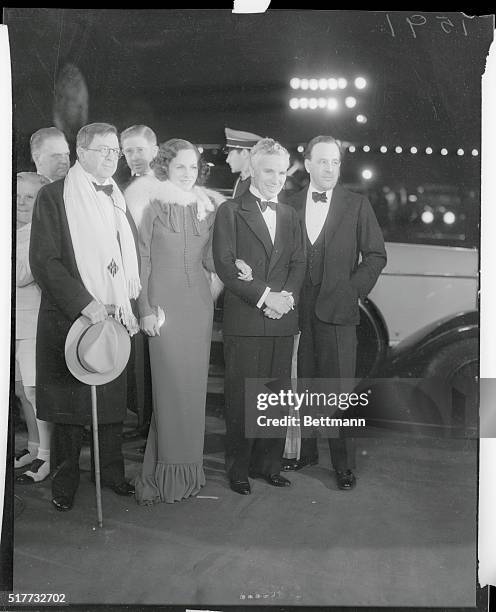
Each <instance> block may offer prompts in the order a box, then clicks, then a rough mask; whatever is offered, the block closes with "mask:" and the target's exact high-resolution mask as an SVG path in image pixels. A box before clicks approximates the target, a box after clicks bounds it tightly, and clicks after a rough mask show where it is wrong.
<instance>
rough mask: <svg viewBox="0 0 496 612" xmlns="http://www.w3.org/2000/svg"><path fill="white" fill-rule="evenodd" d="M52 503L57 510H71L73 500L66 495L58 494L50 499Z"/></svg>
mask: <svg viewBox="0 0 496 612" xmlns="http://www.w3.org/2000/svg"><path fill="white" fill-rule="evenodd" d="M52 504H53V505H54V506H55V508H56V509H57V510H58V511H59V512H67V511H68V510H72V506H73V505H74V500H73V499H72V498H71V497H67V496H66V495H59V496H57V497H54V498H53V499H52Z"/></svg>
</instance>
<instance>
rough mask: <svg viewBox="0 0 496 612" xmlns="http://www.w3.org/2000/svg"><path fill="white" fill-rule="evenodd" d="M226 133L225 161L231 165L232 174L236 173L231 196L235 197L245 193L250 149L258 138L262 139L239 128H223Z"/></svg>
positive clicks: (247, 185)
mask: <svg viewBox="0 0 496 612" xmlns="http://www.w3.org/2000/svg"><path fill="white" fill-rule="evenodd" d="M225 133H226V150H227V152H228V153H227V159H226V162H227V163H228V164H229V166H230V167H231V172H232V173H233V174H238V173H239V177H238V180H237V181H236V183H235V185H234V188H233V193H232V197H233V198H237V197H239V196H241V195H243V194H244V193H246V192H247V191H248V189H249V187H250V183H251V177H250V151H251V149H252V147H253V146H254V145H256V144H257V142H258V141H259V140H261V139H262V137H261V136H258V134H252V133H251V132H242V131H240V130H232V129H231V128H228V127H226V128H225Z"/></svg>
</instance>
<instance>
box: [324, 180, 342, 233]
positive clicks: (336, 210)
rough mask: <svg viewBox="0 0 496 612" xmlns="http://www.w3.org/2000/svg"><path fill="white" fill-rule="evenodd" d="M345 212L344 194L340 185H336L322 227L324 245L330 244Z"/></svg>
mask: <svg viewBox="0 0 496 612" xmlns="http://www.w3.org/2000/svg"><path fill="white" fill-rule="evenodd" d="M346 211H347V207H346V192H345V190H344V189H343V188H342V187H341V185H339V184H337V185H336V186H335V187H334V189H333V191H332V197H331V205H330V207H329V214H328V215H327V221H326V224H325V226H324V227H325V243H326V245H328V244H330V242H331V240H332V238H333V236H334V234H335V233H336V230H337V228H338V227H339V225H340V223H341V221H342V220H343V216H344V215H345V213H346Z"/></svg>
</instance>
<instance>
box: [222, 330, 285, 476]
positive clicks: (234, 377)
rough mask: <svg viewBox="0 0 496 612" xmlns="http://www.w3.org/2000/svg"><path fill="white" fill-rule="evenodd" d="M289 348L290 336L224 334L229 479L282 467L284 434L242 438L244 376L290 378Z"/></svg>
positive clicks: (277, 472) (243, 436)
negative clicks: (279, 436)
mask: <svg viewBox="0 0 496 612" xmlns="http://www.w3.org/2000/svg"><path fill="white" fill-rule="evenodd" d="M292 351H293V336H280V337H279V336H267V337H264V336H260V337H259V336H257V337H255V336H225V337H224V360H225V363H226V370H225V378H224V384H225V401H226V469H227V474H228V477H229V478H230V479H231V480H247V478H248V473H249V472H254V473H258V474H264V475H269V474H279V472H280V470H281V459H282V453H283V450H284V438H283V437H281V438H249V439H247V438H246V437H245V379H246V378H284V379H288V378H290V377H291V357H292ZM247 409H250V410H256V407H255V406H247Z"/></svg>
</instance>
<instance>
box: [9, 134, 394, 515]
mask: <svg viewBox="0 0 496 612" xmlns="http://www.w3.org/2000/svg"><path fill="white" fill-rule="evenodd" d="M225 133H226V143H225V146H226V152H227V164H228V165H229V166H230V168H231V170H232V172H233V173H234V174H239V177H238V178H237V180H236V183H235V185H234V188H233V193H232V195H231V196H230V197H228V198H227V197H226V196H224V195H222V194H221V193H219V192H218V191H215V190H213V189H211V188H210V187H206V186H205V185H204V183H205V178H206V176H207V174H208V173H207V168H206V164H205V163H204V162H203V160H202V156H201V154H200V151H199V149H198V147H197V146H195V144H193V143H191V142H189V141H187V140H184V139H181V138H172V139H169V140H167V141H165V142H161V143H159V141H158V139H157V137H156V134H155V133H154V132H153V130H152V129H150V128H149V127H147V126H144V125H134V126H131V127H129V128H127V129H126V130H124V131H123V132H122V133H121V134H120V135H119V134H118V132H117V130H116V128H115V127H114V126H112V125H110V124H106V123H92V124H89V125H86V126H84V127H82V128H81V129H80V131H79V133H78V135H77V139H76V161H75V163H74V164H73V165H72V166H70V161H69V160H70V151H69V145H68V143H67V140H66V138H65V136H64V134H63V133H62V132H60V131H59V130H58V129H56V128H54V127H50V128H43V129H40V130H38V131H37V132H36V133H35V134H33V136H32V138H31V156H32V159H33V162H34V164H35V166H36V173H34V172H19V173H18V175H17V193H16V196H17V262H16V263H17V267H16V354H15V359H16V395H17V396H18V397H19V398H20V401H21V405H22V411H23V414H24V418H25V421H26V425H27V429H28V440H27V448H25V449H22V450H19V452H17V453H16V455H15V458H14V467H15V468H16V469H21V468H22V469H23V472H22V473H20V474H18V476H17V477H16V482H17V483H19V484H33V483H38V482H42V481H44V480H45V479H46V478H47V477H48V476H49V475H50V473H51V474H52V504H53V506H54V507H55V508H56V509H57V510H59V511H68V510H70V509H71V508H72V507H73V504H74V500H75V497H76V492H77V490H78V485H79V480H80V468H79V462H80V453H81V448H82V445H83V442H84V439H85V432H86V429H87V428H88V426H89V425H90V423H91V390H90V384H91V385H98V386H97V387H96V388H97V399H98V410H99V441H100V442H99V447H100V455H101V459H100V470H101V477H102V485H103V486H105V487H108V488H110V489H111V490H113V491H114V492H115V493H116V494H118V495H123V496H130V495H135V496H136V500H137V502H138V503H140V504H144V505H146V504H153V503H157V502H168V503H171V502H174V501H180V500H182V499H185V498H188V497H191V496H194V495H196V494H198V492H199V491H200V489H201V487H202V486H204V485H205V482H206V480H205V473H204V469H203V450H204V449H203V444H204V434H205V404H206V395H207V379H208V369H209V354H210V342H211V332H212V320H213V308H214V302H215V300H216V299H217V298H218V296H219V295H220V294H221V292H223V293H224V301H223V304H224V306H223V309H224V314H223V342H224V358H225V366H226V367H225V421H226V436H225V459H226V473H227V478H228V483H229V487H230V489H231V490H232V491H233V492H235V493H237V494H240V495H249V494H250V493H251V490H252V483H251V482H250V479H256V478H261V479H263V480H265V481H266V482H267V483H269V484H270V485H272V486H274V487H287V486H290V485H291V482H290V480H289V479H288V478H287V477H286V476H285V475H283V474H282V473H281V472H284V473H288V472H290V471H292V470H300V469H303V468H304V467H306V466H308V465H315V464H316V463H318V461H319V456H318V452H317V437H316V435H317V432H316V431H314V432H312V435H311V436H310V437H301V434H300V432H298V431H295V430H294V429H288V431H287V433H286V436H285V437H284V436H279V437H277V438H268V437H264V436H260V437H248V436H247V435H246V431H245V421H246V417H247V414H246V411H247V410H251V407H250V406H249V405H248V404H247V402H246V397H245V381H246V379H248V378H269V379H270V378H277V379H290V378H291V376H292V373H293V375H294V372H292V362H293V361H294V359H293V358H294V356H295V355H297V364H298V376H299V377H305V378H333V379H340V378H341V379H351V378H353V377H354V375H355V364H356V351H357V344H356V325H357V324H358V322H359V313H358V300H359V299H360V298H364V297H365V296H366V295H367V294H368V293H369V292H370V291H371V290H372V288H373V286H374V284H375V282H376V281H377V278H378V276H379V274H380V272H381V270H382V268H383V267H384V266H385V264H386V252H385V249H384V241H383V237H382V233H381V230H380V228H379V225H378V222H377V219H376V217H375V214H374V212H373V210H372V207H371V206H370V203H369V202H368V200H367V198H366V197H364V196H363V195H360V194H356V193H352V192H351V191H349V190H347V189H345V188H344V187H343V186H342V185H341V184H339V182H338V180H339V177H340V169H341V163H342V150H341V146H340V143H339V142H338V141H337V140H335V139H334V138H333V137H332V136H329V135H320V136H316V137H314V138H312V139H310V140H309V142H308V144H307V147H306V150H305V154H304V171H305V172H306V174H307V175H308V179H309V180H308V184H307V185H306V186H305V187H304V188H303V189H301V190H296V191H294V192H291V191H287V190H286V191H283V187H284V185H285V182H286V180H287V178H288V174H291V173H294V172H295V171H296V170H302V169H301V168H299V169H298V168H296V167H295V166H294V164H293V166H291V164H290V155H289V153H288V150H287V149H286V148H285V147H284V146H283V145H282V144H280V143H279V142H277V141H275V140H274V139H272V138H263V137H261V136H259V135H257V134H254V133H250V132H246V131H240V130H233V129H230V128H226V130H225ZM121 156H124V157H125V161H126V164H127V166H128V169H129V173H128V176H127V177H126V178H125V179H124V180H122V181H120V182H119V184H117V183H116V182H115V180H114V179H113V177H114V175H115V174H116V171H117V168H118V162H119V159H120V157H121ZM116 326H118V329H119V330H125V332H126V333H127V335H128V336H129V338H130V347H131V348H130V357H129V361H128V364H127V368H125V367H124V366H125V364H124V363H123V358H122V354H120V353H119V351H121V353H122V350H121V349H120V348H119V347H120V346H121V344H120V340H119V338H120V336H119V334H121V333H122V332H121V331H117V328H116ZM68 337H69V338H71V339H72V340H74V342H75V346H76V349H75V359H76V361H77V364H76V365H74V364H72V365H71V364H70V363H68V358H67V342H68V340H67V339H68ZM72 340H71V341H72ZM126 361H127V358H126ZM128 409H130V410H132V411H133V412H135V413H137V414H138V415H139V419H138V421H139V422H138V429H139V434H141V435H145V437H146V447H145V449H144V458H143V464H142V468H141V472H140V474H139V475H138V476H137V478H136V479H135V481H134V482H130V481H129V480H127V479H126V477H125V473H124V458H123V454H122V439H123V422H124V420H125V419H126V412H127V410H128ZM134 433H135V432H131V433H129V432H127V437H129V435H134ZM124 436H125V437H126V434H124ZM329 447H330V453H331V462H332V468H333V473H334V476H335V478H336V481H337V484H338V487H339V488H340V489H342V490H349V489H352V488H353V487H354V486H355V485H356V477H355V474H354V470H355V462H354V456H355V450H354V445H353V442H352V440H351V439H350V438H348V437H346V436H344V435H343V432H341V431H339V430H338V431H337V432H336V436H335V437H330V438H329ZM50 449H52V450H50ZM51 458H52V461H50V459H51ZM92 467H93V466H92ZM92 473H93V472H92Z"/></svg>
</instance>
